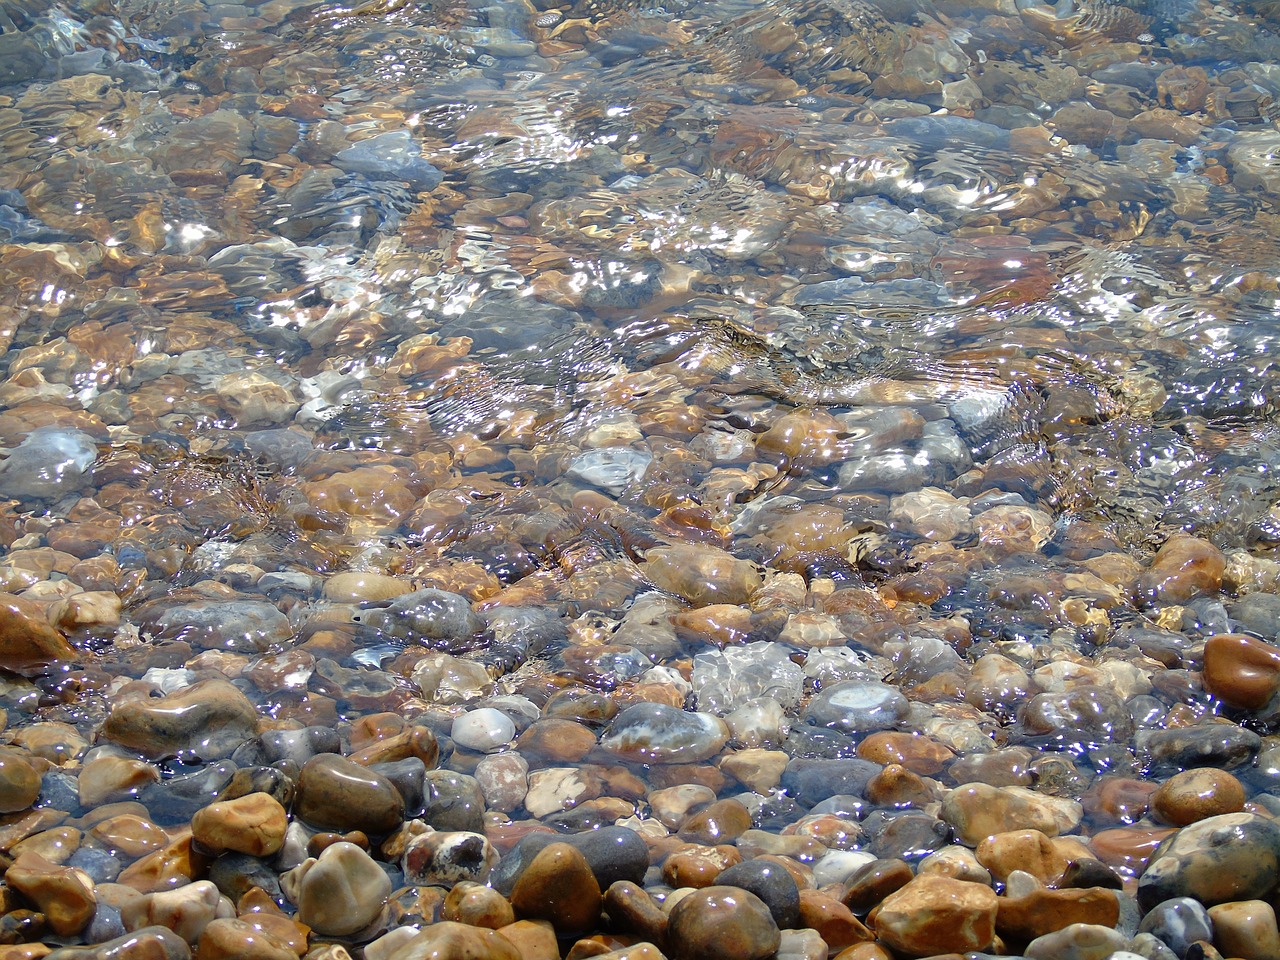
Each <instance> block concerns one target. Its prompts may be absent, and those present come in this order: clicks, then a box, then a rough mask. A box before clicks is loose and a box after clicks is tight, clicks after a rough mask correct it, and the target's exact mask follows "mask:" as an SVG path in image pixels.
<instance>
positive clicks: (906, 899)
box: [867, 876, 998, 957]
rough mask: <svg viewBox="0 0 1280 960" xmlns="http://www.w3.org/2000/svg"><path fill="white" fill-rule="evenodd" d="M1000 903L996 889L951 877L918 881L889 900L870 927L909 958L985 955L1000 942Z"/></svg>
mask: <svg viewBox="0 0 1280 960" xmlns="http://www.w3.org/2000/svg"><path fill="white" fill-rule="evenodd" d="M997 907H998V900H997V897H996V894H995V891H994V890H992V889H991V888H990V887H986V886H983V885H982V884H978V883H969V882H968V881H965V880H952V879H951V878H950V877H939V876H923V877H916V878H915V879H914V880H912V881H911V882H910V883H908V884H906V885H905V886H904V887H902V888H901V889H899V890H896V891H894V892H893V893H891V894H889V896H887V897H885V899H884V901H883V902H882V903H881V904H880V906H879V907H877V908H876V909H875V910H873V911H872V912H871V915H870V916H869V917H868V918H867V919H868V923H869V925H870V926H871V928H872V929H873V930H875V932H876V936H877V937H879V939H880V940H881V941H882V942H883V943H884V944H886V945H887V946H888V947H889V949H891V950H893V951H895V952H900V953H902V954H904V955H906V956H912V957H928V956H932V955H934V954H941V953H967V952H969V951H971V950H985V949H986V948H987V947H989V946H990V945H991V942H992V941H993V940H994V939H995V933H996V926H995V925H996V911H997Z"/></svg>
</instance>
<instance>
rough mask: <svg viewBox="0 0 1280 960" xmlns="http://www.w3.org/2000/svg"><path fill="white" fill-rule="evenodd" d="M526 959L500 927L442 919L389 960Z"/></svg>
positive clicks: (407, 943) (410, 941)
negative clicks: (483, 926) (485, 926)
mask: <svg viewBox="0 0 1280 960" xmlns="http://www.w3.org/2000/svg"><path fill="white" fill-rule="evenodd" d="M471 957H475V958H477V960H478V958H480V957H484V958H486V960H525V958H524V957H523V956H522V954H521V953H520V951H519V950H517V949H516V946H515V944H513V943H512V942H511V941H510V940H508V939H507V938H506V937H504V936H503V935H502V932H501V931H499V930H486V929H482V928H480V927H473V926H469V925H467V924H465V923H456V922H454V921H452V920H441V921H439V922H438V923H433V924H431V925H429V926H427V927H424V928H423V929H422V930H420V931H419V932H418V933H417V934H415V935H414V936H413V937H412V938H411V939H409V940H406V941H405V942H404V943H403V944H401V945H400V946H399V947H398V948H397V949H396V951H395V952H394V953H392V954H391V955H390V957H389V960H467V958H471Z"/></svg>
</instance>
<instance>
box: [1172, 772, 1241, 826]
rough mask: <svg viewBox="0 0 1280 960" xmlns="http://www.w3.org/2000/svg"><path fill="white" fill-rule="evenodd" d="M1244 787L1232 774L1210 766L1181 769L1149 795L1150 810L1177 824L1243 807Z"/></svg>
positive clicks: (1234, 810) (1182, 824) (1236, 810)
mask: <svg viewBox="0 0 1280 960" xmlns="http://www.w3.org/2000/svg"><path fill="white" fill-rule="evenodd" d="M1244 801H1245V795H1244V786H1243V785H1242V784H1241V783H1240V781H1239V780H1237V779H1236V778H1235V777H1234V776H1233V775H1232V774H1230V773H1228V772H1227V771H1225V770H1218V769H1215V768H1213V767H1198V768H1196V769H1192V770H1183V771H1182V772H1180V773H1175V774H1174V775H1173V776H1172V777H1170V778H1169V779H1168V780H1166V781H1165V782H1164V783H1162V784H1161V785H1160V789H1158V790H1157V791H1156V792H1155V793H1153V794H1152V795H1151V812H1152V813H1154V814H1155V815H1156V816H1157V817H1159V818H1160V819H1161V820H1163V821H1164V822H1165V823H1171V824H1173V825H1174V826H1177V827H1183V826H1186V825H1187V824H1189V823H1195V822H1196V821H1197V820H1203V819H1204V818H1205V817H1216V816H1218V815H1219V814H1223V813H1238V812H1240V811H1241V810H1243V809H1244Z"/></svg>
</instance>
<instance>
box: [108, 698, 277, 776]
mask: <svg viewBox="0 0 1280 960" xmlns="http://www.w3.org/2000/svg"><path fill="white" fill-rule="evenodd" d="M257 725H258V714H257V711H255V710H254V708H253V704H252V703H250V702H249V698H248V697H246V696H245V695H244V694H243V693H241V692H240V690H239V689H238V688H237V687H234V686H232V685H231V684H230V683H229V682H227V681H226V680H219V679H214V680H203V681H201V682H199V683H194V684H192V685H191V686H189V687H183V688H182V689H180V690H177V691H175V692H173V693H171V694H169V695H168V696H167V697H160V698H159V699H154V698H153V699H145V700H143V699H139V700H126V701H125V702H124V703H120V704H117V705H116V706H115V707H113V708H112V710H111V713H109V714H108V715H107V720H106V723H104V724H103V726H102V733H101V736H102V737H103V739H106V740H110V741H112V742H113V743H118V744H120V745H121V746H123V747H127V748H128V749H130V750H134V751H136V752H138V753H140V754H142V755H143V756H145V757H148V758H150V759H152V760H163V759H166V758H169V757H175V756H179V755H184V756H185V755H192V756H194V757H197V758H199V759H201V760H218V759H221V758H222V757H225V756H228V755H229V754H230V753H231V752H232V751H233V750H234V749H235V748H236V747H238V746H240V744H242V743H244V742H245V741H246V740H248V739H250V738H251V737H252V736H253V735H254V734H255V733H256V732H257Z"/></svg>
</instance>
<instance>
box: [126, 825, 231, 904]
mask: <svg viewBox="0 0 1280 960" xmlns="http://www.w3.org/2000/svg"><path fill="white" fill-rule="evenodd" d="M208 864H209V858H208V857H206V856H205V855H203V854H201V853H199V852H197V851H194V850H192V849H191V837H190V835H189V834H188V835H186V836H181V837H178V838H177V839H176V840H172V841H170V842H169V844H168V845H167V846H165V847H163V848H162V849H160V850H157V851H155V852H154V853H149V854H147V855H146V856H145V857H142V858H141V859H140V860H136V861H134V862H133V863H131V864H129V866H127V867H125V868H124V869H123V870H121V871H120V876H119V877H117V878H116V881H117V882H118V883H123V884H124V885H125V886H128V887H133V888H134V889H135V890H137V891H139V892H140V893H153V892H155V891H157V890H168V889H170V888H172V887H181V886H185V885H186V884H188V883H190V882H191V881H192V880H194V879H195V878H196V877H197V876H201V875H202V874H203V872H204V870H205V869H207V867H208Z"/></svg>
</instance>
